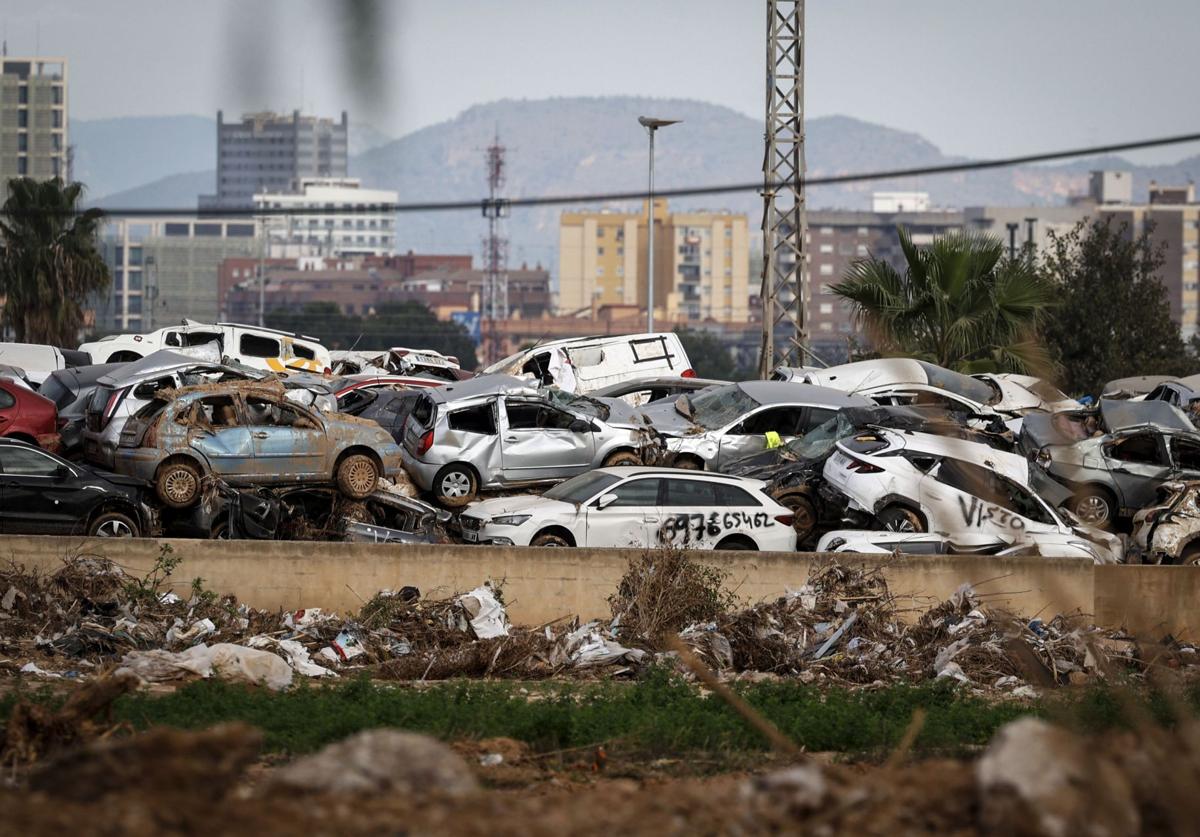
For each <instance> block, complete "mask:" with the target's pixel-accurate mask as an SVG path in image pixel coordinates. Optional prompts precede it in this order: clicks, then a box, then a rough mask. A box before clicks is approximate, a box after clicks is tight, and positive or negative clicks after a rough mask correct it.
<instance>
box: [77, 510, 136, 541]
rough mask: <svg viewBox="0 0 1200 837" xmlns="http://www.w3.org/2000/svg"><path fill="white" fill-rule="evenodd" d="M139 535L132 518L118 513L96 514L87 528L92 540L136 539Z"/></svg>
mask: <svg viewBox="0 0 1200 837" xmlns="http://www.w3.org/2000/svg"><path fill="white" fill-rule="evenodd" d="M140 534H141V533H140V532H139V531H138V525H137V523H135V522H134V520H133V518H131V517H129V516H128V515H125V514H121V513H120V512H104V513H103V514H98V515H96V518H95V519H94V520H93V521H92V525H91V526H89V527H88V536H89V537H92V538H136V537H138V536H139V535H140Z"/></svg>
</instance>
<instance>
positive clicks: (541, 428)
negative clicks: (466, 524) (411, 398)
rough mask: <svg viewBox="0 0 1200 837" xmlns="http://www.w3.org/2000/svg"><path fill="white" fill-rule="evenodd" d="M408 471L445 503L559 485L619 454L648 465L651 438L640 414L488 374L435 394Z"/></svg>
mask: <svg viewBox="0 0 1200 837" xmlns="http://www.w3.org/2000/svg"><path fill="white" fill-rule="evenodd" d="M404 427H405V429H404V443H403V448H402V450H403V458H404V468H405V470H407V471H408V474H409V476H410V477H411V478H412V481H413V482H414V483H415V484H416V485H417V486H418V487H420V488H421V489H422V490H423V491H429V492H431V493H432V494H433V495H434V497H435V498H436V499H437V500H438V501H439V502H441V503H442V504H444V505H452V506H453V505H464V504H465V503H466V502H468V501H469V500H471V499H474V497H475V495H476V493H477V492H479V491H481V490H492V489H498V488H506V487H513V486H522V485H531V484H536V483H547V482H557V481H559V480H564V479H568V478H570V477H573V476H575V475H576V474H581V473H583V472H584V471H587V470H590V469H592V468H598V467H600V466H601V465H603V464H606V463H608V464H613V458H614V457H615V456H616V455H617V454H625V455H627V456H628V457H629V458H628V459H627V462H636V461H641V451H642V450H643V449H644V448H645V447H646V446H647V443H648V438H649V436H648V434H647V433H646V432H645V430H644V429H643V427H642V425H641V423H640V422H639V420H638V416H637V414H636V413H635V412H634V410H633V408H631V407H629V406H628V405H627V404H625V403H624V402H622V401H618V400H615V399H604V400H599V399H594V398H589V397H587V396H578V395H572V394H570V393H566V392H563V391H561V390H557V389H544V390H537V389H533V388H531V387H530V386H528V385H527V384H526V382H524V381H522V380H519V379H517V378H513V377H510V376H507V375H486V376H481V377H479V378H473V379H471V380H468V381H462V382H461V383H458V384H448V385H446V386H444V387H438V388H436V389H427V390H425V391H423V392H422V393H421V394H420V396H419V397H418V399H417V401H416V403H415V404H413V405H412V408H411V411H410V412H409V415H408V420H407V422H406V423H405V426H404Z"/></svg>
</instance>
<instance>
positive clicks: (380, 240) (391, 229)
mask: <svg viewBox="0 0 1200 837" xmlns="http://www.w3.org/2000/svg"><path fill="white" fill-rule="evenodd" d="M294 187H295V188H294V189H293V190H292V191H289V192H285V193H274V192H262V193H259V194H257V195H255V196H254V205H255V206H256V207H261V208H263V209H264V210H267V211H270V210H272V209H275V210H278V209H291V210H296V209H303V210H309V211H311V212H312V214H308V213H307V212H305V213H304V214H300V213H297V214H274V215H264V216H263V217H264V219H265V221H264V223H265V225H266V228H267V237H268V238H267V240H268V241H269V242H270V249H271V252H272V254H274V255H280V256H288V255H302V254H304V253H307V252H312V253H319V254H321V255H331V256H353V255H359V256H386V255H389V254H390V253H392V252H393V251H394V250H395V245H396V230H395V226H396V214H395V210H393V209H390V208H388V207H390V206H394V205H395V203H396V202H397V201H398V200H399V196H398V194H397V193H396V192H394V191H391V190H387V189H364V188H362V185H361V184H360V183H359V181H358V179H357V178H353V177H341V178H332V177H309V178H301V179H300V181H299V182H297V183H296V184H294ZM317 210H320V211H319V212H318V211H317ZM292 251H295V252H292Z"/></svg>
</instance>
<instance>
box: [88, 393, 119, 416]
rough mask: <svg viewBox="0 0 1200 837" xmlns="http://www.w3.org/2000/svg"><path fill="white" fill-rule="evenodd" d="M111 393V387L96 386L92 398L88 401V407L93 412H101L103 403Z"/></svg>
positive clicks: (105, 402) (106, 401)
mask: <svg viewBox="0 0 1200 837" xmlns="http://www.w3.org/2000/svg"><path fill="white" fill-rule="evenodd" d="M112 394H113V388H112V387H96V391H95V392H93V393H92V400H91V401H89V402H88V409H89V410H91V411H92V412H95V413H101V412H103V411H104V405H105V404H107V403H108V399H109V397H110V396H111V395H112Z"/></svg>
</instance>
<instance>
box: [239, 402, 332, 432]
mask: <svg viewBox="0 0 1200 837" xmlns="http://www.w3.org/2000/svg"><path fill="white" fill-rule="evenodd" d="M246 419H247V423H248V424H250V425H251V426H254V427H291V428H294V429H296V430H314V429H316V425H315V424H314V423H313V420H312V419H311V418H309V417H308V416H306V415H305V414H304V413H302V412H300V411H299V410H297V409H296V408H295V407H292V406H289V405H287V404H281V403H279V402H278V401H272V400H271V399H269V398H262V397H261V396H257V395H252V396H250V397H248V398H247V399H246Z"/></svg>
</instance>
